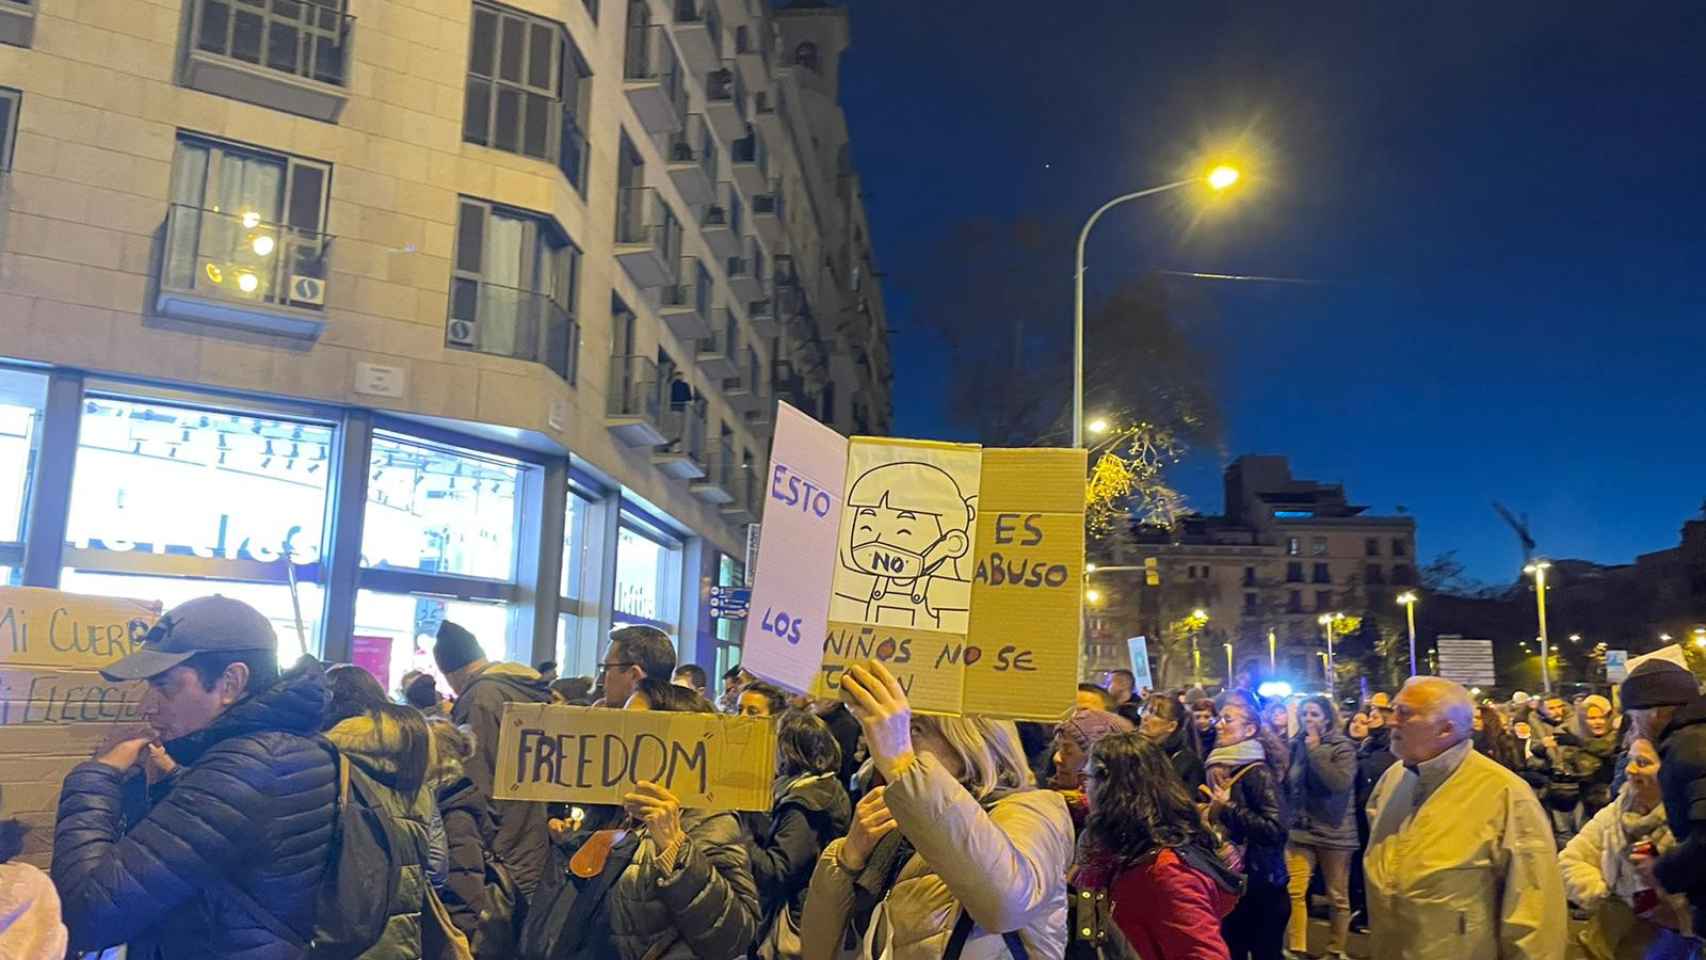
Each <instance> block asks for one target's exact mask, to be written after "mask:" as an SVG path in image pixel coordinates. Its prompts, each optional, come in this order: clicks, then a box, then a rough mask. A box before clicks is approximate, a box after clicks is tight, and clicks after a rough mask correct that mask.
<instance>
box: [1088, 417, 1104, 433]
mask: <svg viewBox="0 0 1706 960" xmlns="http://www.w3.org/2000/svg"><path fill="white" fill-rule="evenodd" d="M1084 429H1086V430H1088V431H1090V432H1091V433H1092V434H1094V435H1095V436H1098V437H1099V436H1101V435H1102V434H1104V433H1107V432H1108V421H1106V420H1104V419H1102V418H1101V417H1097V418H1096V419H1094V420H1092V421H1090V422H1089V423H1086V424H1085V425H1084Z"/></svg>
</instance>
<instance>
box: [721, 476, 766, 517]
mask: <svg viewBox="0 0 1706 960" xmlns="http://www.w3.org/2000/svg"><path fill="white" fill-rule="evenodd" d="M729 481H730V490H729V493H730V494H732V496H731V497H730V499H729V502H728V503H725V504H723V505H722V510H723V519H724V520H727V521H729V522H730V523H757V522H758V511H759V508H760V504H759V493H758V474H757V472H756V471H754V470H753V469H752V465H751V464H747V463H743V464H738V465H736V466H734V467H733V468H732V469H731V470H730V471H729Z"/></svg>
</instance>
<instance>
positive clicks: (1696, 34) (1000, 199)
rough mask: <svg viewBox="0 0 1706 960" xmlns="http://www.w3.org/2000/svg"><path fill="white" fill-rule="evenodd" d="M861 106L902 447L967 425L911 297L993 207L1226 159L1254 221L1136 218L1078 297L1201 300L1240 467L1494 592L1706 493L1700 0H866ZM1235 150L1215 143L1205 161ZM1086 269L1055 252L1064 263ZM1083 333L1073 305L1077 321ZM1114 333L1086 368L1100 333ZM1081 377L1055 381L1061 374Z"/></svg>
mask: <svg viewBox="0 0 1706 960" xmlns="http://www.w3.org/2000/svg"><path fill="white" fill-rule="evenodd" d="M850 6H851V8H852V13H853V49H852V50H851V51H850V52H849V54H848V56H847V58H846V60H845V62H844V64H843V69H842V80H843V87H842V99H843V102H844V104H845V107H846V110H847V114H848V122H849V124H850V126H851V129H852V137H853V146H854V155H855V159H856V162H857V163H858V165H859V168H860V171H861V173H862V176H863V178H864V189H865V192H866V194H867V199H866V203H867V207H868V209H869V211H870V216H871V219H872V221H873V226H872V230H873V237H874V242H875V245H876V255H877V257H878V260H879V262H880V264H881V266H882V269H883V270H884V272H885V273H886V278H885V281H884V282H885V284H886V292H887V296H888V306H889V319H890V326H891V328H892V329H893V335H892V346H893V350H894V353H895V356H896V361H895V364H896V373H897V376H896V384H895V396H894V405H895V414H896V416H895V421H896V423H895V430H896V432H897V433H899V434H901V435H909V436H928V437H943V438H952V437H953V436H954V435H955V433H956V431H955V430H954V429H953V428H952V427H951V426H950V425H949V424H948V422H947V420H946V417H945V415H944V412H943V399H942V395H943V391H942V390H941V388H940V381H939V378H938V375H937V374H936V361H938V360H939V359H940V358H939V355H938V354H939V351H935V350H934V349H933V347H934V344H933V342H932V337H931V336H930V335H928V334H926V333H924V332H922V331H921V330H920V329H919V324H918V321H917V318H916V317H915V316H914V313H913V304H915V303H917V302H919V301H920V300H925V299H929V298H930V297H932V296H939V295H941V293H942V291H939V290H934V289H932V288H931V286H930V285H931V283H932V275H931V273H932V272H931V257H932V256H933V255H934V254H935V253H936V252H937V251H938V250H939V249H940V245H941V243H942V242H943V238H944V237H945V236H946V235H947V234H948V231H950V230H951V229H952V228H953V227H954V226H955V225H956V224H959V223H962V222H964V221H967V220H970V219H974V218H984V217H988V218H995V219H998V220H1008V219H1016V218H1041V219H1051V218H1052V219H1056V220H1060V221H1070V222H1071V223H1072V224H1073V225H1074V226H1073V229H1074V230H1075V229H1076V225H1077V224H1079V223H1081V222H1082V218H1083V217H1084V216H1086V215H1087V214H1088V213H1089V212H1090V211H1091V210H1092V209H1094V208H1095V206H1097V205H1098V204H1100V203H1101V202H1102V201H1103V200H1106V199H1108V198H1110V197H1112V196H1114V195H1115V194H1118V193H1123V192H1127V191H1129V190H1134V189H1138V188H1141V187H1145V186H1150V185H1154V184H1158V183H1163V182H1166V181H1168V180H1172V179H1175V178H1176V177H1177V176H1178V174H1179V171H1181V170H1186V171H1189V170H1191V169H1192V167H1193V164H1192V158H1193V157H1194V156H1203V157H1207V156H1208V155H1209V154H1208V153H1205V151H1211V150H1214V149H1218V148H1222V147H1223V146H1224V145H1227V144H1237V145H1240V147H1241V149H1242V150H1243V151H1244V152H1245V153H1246V157H1245V163H1246V164H1247V165H1248V167H1249V169H1250V170H1252V171H1253V172H1254V174H1255V176H1252V177H1250V178H1249V179H1250V180H1251V181H1252V182H1250V183H1249V184H1248V189H1247V190H1246V192H1245V193H1244V194H1243V195H1242V196H1240V197H1239V198H1237V200H1236V204H1235V206H1232V207H1227V208H1223V209H1218V210H1216V211H1214V213H1213V215H1208V216H1198V215H1196V213H1195V212H1194V211H1195V210H1196V207H1194V206H1189V205H1188V204H1191V203H1193V202H1194V201H1193V200H1192V199H1191V198H1186V197H1181V196H1177V195H1174V196H1172V197H1169V198H1168V199H1166V200H1164V201H1138V202H1137V203H1135V204H1133V205H1130V206H1126V207H1122V208H1120V209H1118V210H1116V211H1114V212H1113V213H1111V214H1109V216H1108V217H1107V218H1106V219H1104V220H1103V221H1102V224H1101V225H1100V226H1098V227H1097V228H1096V233H1095V235H1094V237H1093V239H1092V241H1091V245H1090V254H1089V277H1090V282H1091V295H1092V297H1094V296H1095V295H1096V293H1097V287H1098V284H1102V285H1103V290H1104V291H1105V290H1106V289H1108V288H1109V287H1111V286H1112V285H1114V284H1117V283H1119V282H1123V281H1129V280H1133V279H1136V278H1137V277H1138V276H1139V275H1141V274H1143V273H1145V272H1148V271H1154V270H1180V271H1201V272H1214V273H1228V274H1255V275H1266V276H1275V277H1284V278H1295V279H1297V280H1301V281H1304V282H1301V283H1283V284H1281V283H1232V282H1209V281H1201V280H1177V279H1175V280H1168V281H1166V282H1167V283H1168V284H1169V285H1170V286H1171V285H1183V286H1184V287H1186V288H1188V289H1182V290H1181V291H1179V292H1180V293H1181V294H1182V295H1184V294H1188V295H1190V296H1192V297H1194V298H1196V299H1197V300H1199V301H1205V302H1207V303H1208V304H1210V305H1211V306H1212V308H1213V309H1212V311H1208V313H1209V314H1210V315H1211V317H1212V319H1211V320H1207V321H1204V322H1202V324H1201V329H1200V331H1199V333H1200V336H1201V337H1202V338H1203V339H1204V342H1205V343H1207V344H1209V345H1211V346H1212V348H1213V349H1214V350H1215V351H1217V353H1218V354H1219V355H1220V356H1221V357H1222V360H1223V363H1224V374H1225V384H1226V387H1225V391H1224V397H1223V403H1224V407H1225V415H1226V420H1227V427H1226V431H1225V432H1226V439H1225V444H1224V447H1223V449H1221V450H1208V451H1203V452H1201V453H1200V454H1199V455H1197V456H1196V457H1194V458H1193V459H1192V461H1191V462H1190V463H1189V464H1188V465H1187V466H1186V468H1185V469H1183V470H1181V471H1180V472H1179V473H1178V474H1177V480H1178V482H1179V483H1180V484H1181V485H1182V487H1183V489H1184V491H1185V492H1186V494H1187V495H1188V497H1189V498H1190V502H1191V505H1192V506H1194V507H1195V508H1197V509H1200V510H1203V511H1205V512H1214V511H1218V510H1219V509H1220V506H1221V494H1220V480H1219V476H1220V468H1221V466H1222V464H1223V463H1224V462H1225V460H1226V459H1228V458H1230V457H1232V456H1236V455H1238V454H1240V453H1247V452H1248V453H1283V454H1288V455H1289V456H1290V457H1291V458H1292V465H1293V471H1294V473H1295V474H1297V475H1299V476H1303V477H1308V478H1312V479H1318V480H1324V481H1337V482H1343V483H1344V484H1346V486H1347V490H1348V492H1349V494H1350V496H1351V498H1352V499H1353V500H1354V501H1356V502H1360V503H1365V504H1368V505H1369V506H1370V507H1371V508H1372V509H1373V510H1375V511H1377V512H1392V511H1394V510H1395V509H1396V508H1397V507H1398V506H1399V505H1402V506H1404V507H1405V508H1407V509H1408V511H1409V512H1410V513H1412V514H1413V515H1415V517H1416V518H1417V523H1418V533H1417V535H1418V539H1419V541H1420V544H1419V545H1420V552H1421V555H1422V557H1423V559H1424V561H1426V560H1429V559H1432V558H1433V557H1435V556H1437V555H1438V554H1440V553H1442V552H1444V551H1448V550H1456V551H1457V552H1458V557H1459V559H1460V560H1462V561H1463V562H1465V563H1466V564H1467V565H1468V567H1469V573H1470V574H1471V575H1472V576H1474V577H1478V578H1480V579H1482V580H1486V581H1497V582H1508V581H1509V580H1510V579H1512V578H1514V577H1515V576H1516V575H1517V569H1518V568H1519V567H1520V566H1521V553H1520V550H1519V547H1518V545H1517V542H1516V539H1515V537H1514V535H1513V534H1512V533H1511V532H1510V531H1509V529H1508V528H1506V527H1505V526H1504V525H1503V523H1502V522H1501V521H1500V520H1499V519H1498V517H1497V516H1496V515H1495V514H1494V513H1493V511H1492V509H1491V507H1490V501H1491V500H1493V499H1498V500H1501V501H1503V502H1505V503H1506V504H1508V505H1509V506H1510V507H1511V508H1512V509H1513V510H1515V511H1517V512H1519V513H1522V512H1526V513H1528V514H1529V515H1530V519H1531V523H1532V527H1533V530H1534V533H1535V536H1536V538H1537V539H1538V540H1539V542H1540V550H1541V552H1543V553H1545V554H1547V555H1549V556H1553V557H1580V558H1584V559H1590V560H1596V561H1599V562H1604V563H1626V562H1629V561H1631V560H1632V559H1633V558H1634V555H1635V554H1636V553H1639V552H1644V551H1648V550H1655V549H1661V548H1664V547H1668V546H1673V545H1675V543H1676V542H1677V535H1678V529H1679V527H1680V525H1681V524H1682V522H1683V521H1684V520H1685V519H1688V518H1689V517H1691V516H1698V511H1699V510H1700V509H1701V505H1702V500H1703V499H1706V429H1703V426H1706V417H1703V414H1706V265H1703V262H1702V261H1703V255H1706V187H1703V185H1702V180H1703V177H1706V8H1702V7H1700V6H1699V5H1697V4H1692V3H1683V2H1676V3H1670V4H1643V3H1619V4H1591V5H1590V4H1585V3H1557V2H1549V3H1527V2H1522V3H1516V2H1507V0H1501V2H1498V3H1484V2H1483V3H1467V2H1465V3H1442V4H1421V3H1413V4H1399V3H1385V2H1382V3H1372V4H1370V3H1356V4H1352V3H1326V4H1293V3H1286V4H1256V3H1245V4H1224V3H1193V4H1182V3H1169V4H1156V3H1142V4H1134V3H1129V2H1102V3H1094V2H1092V3H1075V4H1042V3H1034V2H1026V3H1019V2H1011V0H1006V2H1003V0H989V2H982V3H975V4H973V3H957V2H953V3H943V2H920V0H853V2H852V3H851V4H850ZM1216 155H1218V154H1216ZM1071 264H1072V252H1071V250H1070V249H1062V250H1061V251H1060V253H1059V256H1058V262H1057V263H1053V264H1047V265H1045V267H1046V268H1047V269H1049V270H1058V271H1059V275H1061V276H1070V273H1071V269H1072V266H1071ZM1059 322H1060V324H1061V325H1062V329H1063V330H1066V329H1069V324H1070V322H1071V302H1070V299H1069V297H1067V298H1063V299H1062V301H1061V303H1060V312H1059ZM1093 348H1094V347H1093V344H1092V346H1091V349H1093ZM1061 388H1062V390H1063V391H1069V390H1070V386H1069V385H1068V384H1062V387H1061Z"/></svg>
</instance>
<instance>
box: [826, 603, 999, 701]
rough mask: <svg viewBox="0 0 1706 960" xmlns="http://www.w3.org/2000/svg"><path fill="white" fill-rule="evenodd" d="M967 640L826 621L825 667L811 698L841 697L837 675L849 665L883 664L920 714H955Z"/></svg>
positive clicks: (952, 635) (952, 636)
mask: <svg viewBox="0 0 1706 960" xmlns="http://www.w3.org/2000/svg"><path fill="white" fill-rule="evenodd" d="M964 648H965V638H964V637H963V636H961V635H959V634H953V633H941V632H939V631H935V630H915V629H911V628H908V627H882V626H872V625H870V624H863V623H846V622H844V621H840V620H831V621H830V622H829V636H828V637H827V638H825V640H824V645H823V668H822V669H821V670H819V671H818V674H817V682H816V683H815V684H814V685H813V687H812V696H814V697H823V698H828V699H834V698H838V697H840V696H841V693H840V690H841V674H842V673H844V672H845V671H846V670H847V667H848V665H850V664H854V663H858V662H860V661H863V660H881V661H882V662H883V664H884V666H887V667H888V668H889V671H890V672H891V673H893V674H894V676H895V679H896V680H897V681H899V683H900V686H901V689H902V690H905V691H906V699H907V702H908V703H910V704H911V705H912V709H914V710H916V711H918V712H919V713H945V714H959V713H960V712H962V711H961V707H960V698H961V695H962V693H963V690H964V687H965V664H964Z"/></svg>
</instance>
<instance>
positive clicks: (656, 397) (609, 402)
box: [604, 355, 666, 447]
mask: <svg viewBox="0 0 1706 960" xmlns="http://www.w3.org/2000/svg"><path fill="white" fill-rule="evenodd" d="M605 391H606V400H605V407H604V417H605V422H606V424H607V425H608V426H609V428H610V431H611V432H612V433H614V434H616V435H617V436H619V437H620V438H621V439H622V441H623V442H624V443H626V444H628V445H629V446H634V447H655V446H657V445H658V444H661V443H663V442H664V441H665V439H666V438H665V436H664V432H663V419H664V418H663V412H664V406H665V404H664V386H663V384H661V383H659V382H658V365H657V361H655V360H653V359H652V358H651V357H647V356H640V355H629V356H614V357H611V358H610V382H609V383H608V384H607V385H606V387H605Z"/></svg>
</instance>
